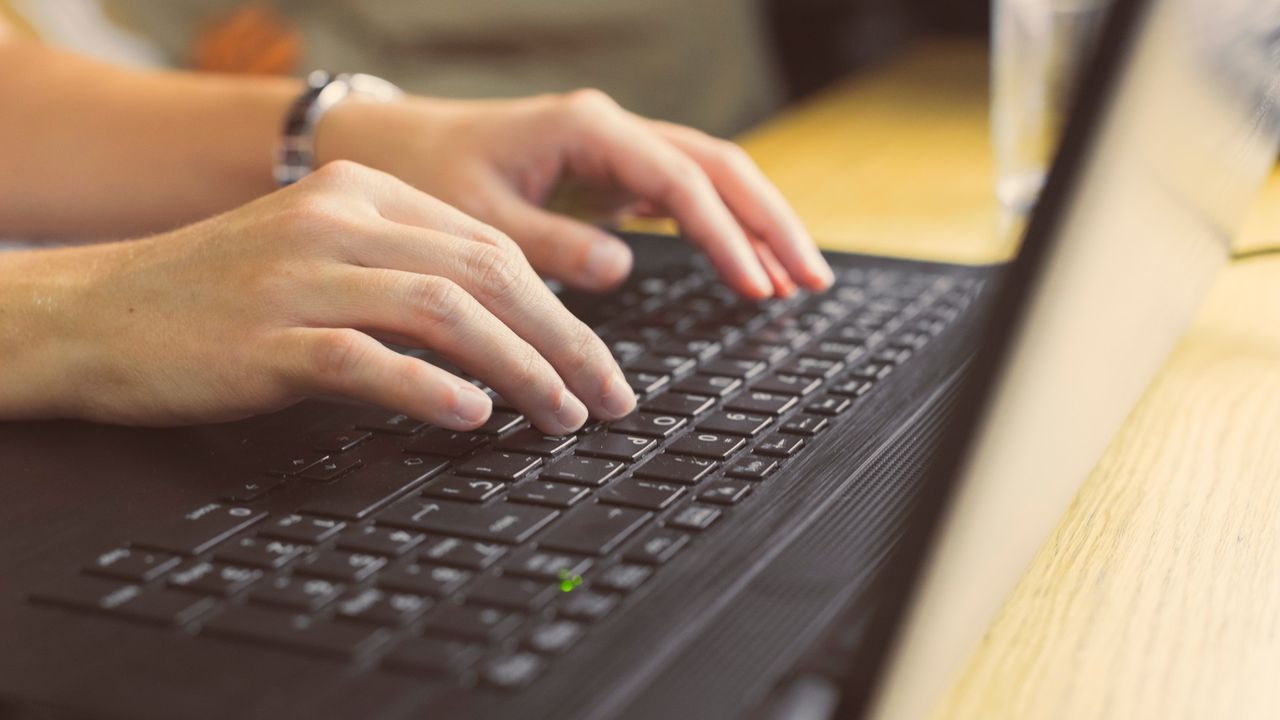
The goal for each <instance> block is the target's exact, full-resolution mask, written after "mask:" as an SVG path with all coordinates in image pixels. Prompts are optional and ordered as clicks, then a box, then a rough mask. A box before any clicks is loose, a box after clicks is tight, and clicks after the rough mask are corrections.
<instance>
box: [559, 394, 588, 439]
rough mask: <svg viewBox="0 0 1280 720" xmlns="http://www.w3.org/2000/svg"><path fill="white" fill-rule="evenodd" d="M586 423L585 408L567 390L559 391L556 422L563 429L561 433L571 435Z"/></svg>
mask: <svg viewBox="0 0 1280 720" xmlns="http://www.w3.org/2000/svg"><path fill="white" fill-rule="evenodd" d="M586 421H587V406H586V405H583V404H582V401H581V400H579V399H578V398H576V397H574V396H573V393H571V392H569V391H568V390H561V391H560V406H559V407H558V408H556V422H558V423H560V427H561V428H563V430H562V431H561V432H562V433H571V432H573V431H575V430H577V429H578V428H580V427H582V425H583V423H585V422H586Z"/></svg>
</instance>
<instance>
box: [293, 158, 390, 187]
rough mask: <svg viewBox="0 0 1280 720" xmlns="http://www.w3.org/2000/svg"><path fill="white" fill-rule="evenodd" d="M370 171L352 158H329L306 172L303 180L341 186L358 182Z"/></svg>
mask: <svg viewBox="0 0 1280 720" xmlns="http://www.w3.org/2000/svg"><path fill="white" fill-rule="evenodd" d="M372 172H373V171H372V170H370V169H369V168H367V167H365V166H364V165H361V164H360V163H358V162H354V161H352V160H330V161H329V162H327V163H325V164H324V165H321V166H320V167H318V168H316V169H315V170H314V171H312V172H311V173H310V174H308V175H307V176H306V177H305V178H303V181H304V182H308V183H310V184H313V185H327V186H335V185H336V186H343V185H347V184H349V183H354V182H360V181H361V180H362V179H365V178H367V177H368V176H369V174H370V173H372Z"/></svg>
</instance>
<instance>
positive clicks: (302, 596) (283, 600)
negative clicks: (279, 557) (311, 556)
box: [249, 576, 344, 612]
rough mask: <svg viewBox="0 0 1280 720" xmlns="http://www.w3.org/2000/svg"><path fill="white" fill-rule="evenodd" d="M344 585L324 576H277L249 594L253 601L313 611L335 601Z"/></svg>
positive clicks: (259, 585)
mask: <svg viewBox="0 0 1280 720" xmlns="http://www.w3.org/2000/svg"><path fill="white" fill-rule="evenodd" d="M343 587H344V586H343V585H339V584H338V583H334V582H330V581H328V580H324V579H322V578H304V577H291V576H277V577H272V578H268V579H267V580H266V581H264V582H262V583H259V584H258V586H257V587H256V588H254V590H253V592H252V593H250V594H249V600H250V601H251V602H256V603H261V604H263V605H274V606H276V607H282V608H288V609H290V610H302V611H305V612H312V611H315V610H319V609H320V608H322V607H324V606H325V605H328V604H329V603H331V602H333V601H334V599H335V598H337V597H338V595H339V594H340V593H341V592H342V589H343Z"/></svg>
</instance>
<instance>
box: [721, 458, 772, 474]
mask: <svg viewBox="0 0 1280 720" xmlns="http://www.w3.org/2000/svg"><path fill="white" fill-rule="evenodd" d="M777 468H778V461H777V460H772V459H770V458H767V457H754V456H748V457H744V458H742V459H740V460H738V461H737V462H735V463H734V464H733V465H732V466H730V467H729V469H728V470H726V471H725V473H724V474H725V475H726V476H727V477H732V478H739V479H741V480H763V479H765V478H766V477H768V476H769V473H771V472H773V471H774V470H776V469H777Z"/></svg>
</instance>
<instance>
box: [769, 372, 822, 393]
mask: <svg viewBox="0 0 1280 720" xmlns="http://www.w3.org/2000/svg"><path fill="white" fill-rule="evenodd" d="M821 384H822V381H821V380H819V379H818V378H811V377H807V376H805V375H792V374H790V373H774V374H773V375H770V376H769V377H767V378H765V379H764V380H761V381H760V382H757V383H756V384H755V385H753V386H752V389H753V390H758V391H760V392H769V393H777V394H779V395H808V394H809V393H811V392H813V391H814V390H817V389H818V386H819V385H821Z"/></svg>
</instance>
